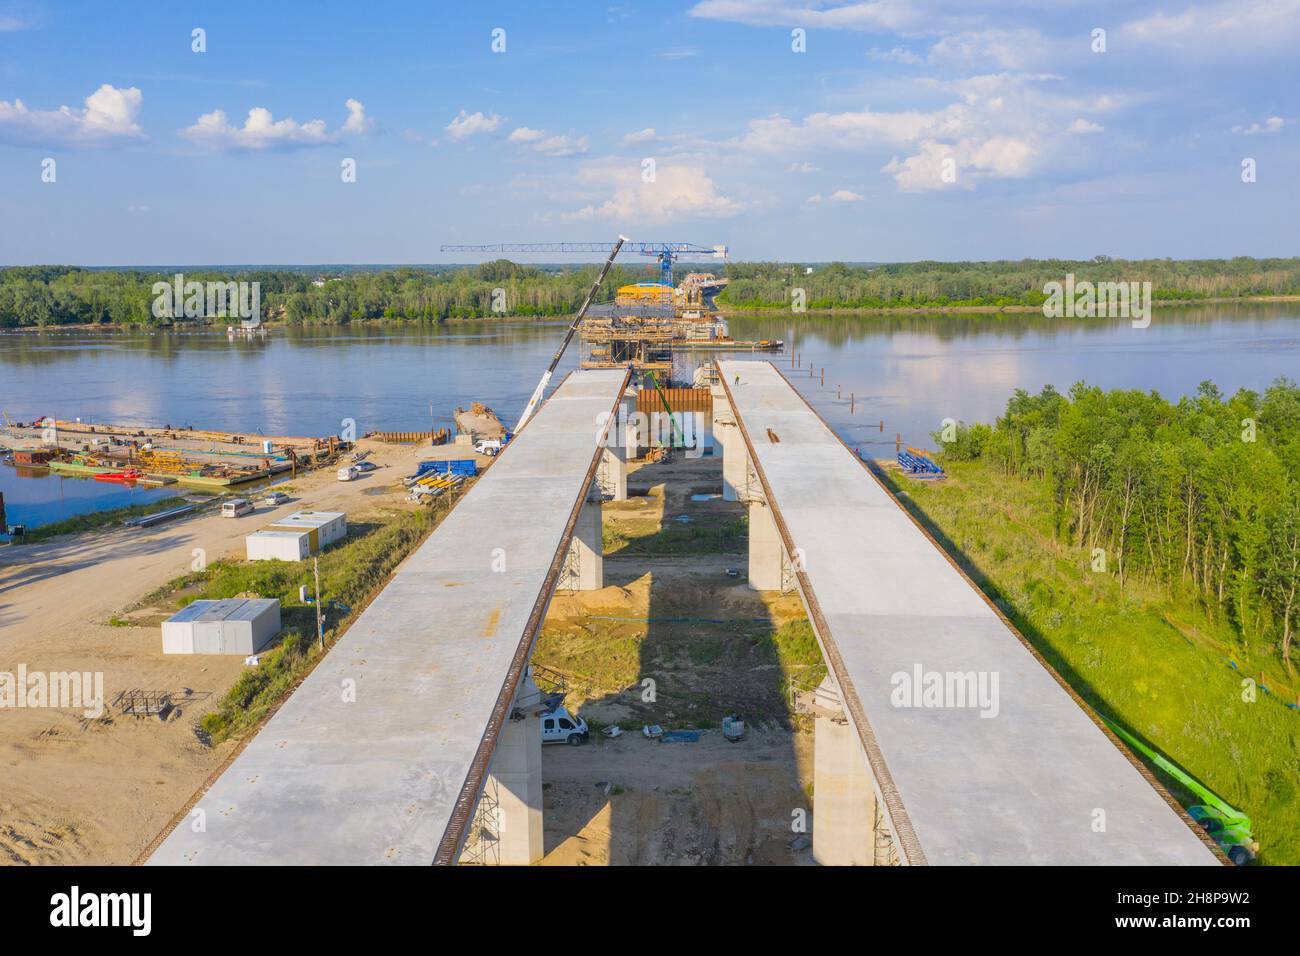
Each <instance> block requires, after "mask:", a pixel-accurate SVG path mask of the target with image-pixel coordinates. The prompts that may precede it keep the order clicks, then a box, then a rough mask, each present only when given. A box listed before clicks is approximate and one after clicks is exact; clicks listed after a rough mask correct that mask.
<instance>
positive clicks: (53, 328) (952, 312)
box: [0, 295, 1300, 339]
mask: <svg viewBox="0 0 1300 956" xmlns="http://www.w3.org/2000/svg"><path fill="white" fill-rule="evenodd" d="M1288 303H1298V304H1300V295H1252V296H1230V297H1221V298H1205V299H1156V300H1154V302H1153V303H1152V307H1153V309H1154V310H1155V311H1159V310H1161V309H1164V308H1194V307H1196V306H1215V305H1278V304H1288ZM717 307H718V314H719V315H720V316H722V317H724V318H725V317H727V316H731V317H734V318H755V319H762V318H771V317H775V316H781V317H782V318H787V319H788V318H790V317H791V316H796V317H800V316H801V317H806V318H818V317H822V318H826V317H840V316H874V315H881V316H897V315H916V316H963V315H971V316H990V315H1034V314H1038V315H1041V314H1042V311H1043V307H1042V306H1041V305H950V304H947V303H935V304H933V305H908V306H878V307H864V306H832V307H830V308H808V309H805V310H803V311H801V312H793V311H792V310H791V309H790V307H789V306H788V305H785V306H776V305H772V304H770V303H767V304H764V305H761V306H749V305H745V304H743V303H732V302H725V301H719V302H717ZM570 318H571V317H570V316H569V315H567V314H556V315H531V314H518V313H504V312H488V313H485V314H483V315H477V316H455V317H451V316H449V317H447V318H441V319H424V318H403V317H384V318H357V319H352V320H350V321H349V322H347V323H343V324H339V323H334V322H284V321H275V320H268V321H265V322H263V323H262V325H261V327H262V328H265V329H266V330H267V331H268V332H276V331H280V332H283V331H287V330H290V329H293V330H317V329H319V330H324V329H343V328H347V327H348V326H351V325H355V326H358V327H362V328H379V329H382V328H436V327H440V326H444V327H450V328H455V327H457V326H461V325H468V324H473V323H476V322H491V323H497V322H528V323H536V324H538V325H547V324H551V325H558V324H563V323H565V322H567V321H569V320H570ZM1045 318H1046V317H1045ZM1049 321H1052V322H1055V323H1058V324H1061V325H1087V324H1088V323H1090V322H1093V321H1097V320H1096V319H1088V318H1082V317H1075V318H1055V319H1050V320H1049ZM225 326H226V320H224V319H219V320H216V321H214V322H212V323H211V324H201V323H198V322H194V323H186V324H184V325H150V324H140V325H124V324H120V323H101V324H98V325H85V324H79V325H72V324H69V325H44V326H24V327H21V328H0V336H3V335H40V334H42V333H43V334H47V335H48V334H57V333H65V332H67V333H72V332H99V333H103V332H108V333H123V334H127V333H137V334H138V333H140V332H150V333H158V332H165V333H170V334H175V335H216V334H222V335H224V334H226V333H225ZM231 338H234V339H239V338H241V337H240V336H231Z"/></svg>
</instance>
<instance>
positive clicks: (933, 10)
mask: <svg viewBox="0 0 1300 956" xmlns="http://www.w3.org/2000/svg"><path fill="white" fill-rule="evenodd" d="M947 7H951V10H949V9H947ZM689 13H690V15H691V16H693V17H700V18H703V19H707V20H728V21H731V22H733V23H744V24H748V25H749V26H756V27H772V26H785V27H805V28H810V29H812V28H817V29H827V30H894V31H904V30H924V31H927V32H934V31H935V30H937V28H938V25H939V23H940V22H948V23H953V24H961V23H973V22H975V21H976V19H977V18H976V17H973V16H972V15H971V14H969V13H968V12H967V6H965V5H962V4H958V3H950V4H947V5H946V4H944V3H942V2H933V0H867V2H861V3H834V2H826V0H702V2H700V3H697V4H696V5H695V6H693V7H691V9H690V11H689Z"/></svg>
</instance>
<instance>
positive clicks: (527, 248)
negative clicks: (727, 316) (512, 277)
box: [441, 242, 727, 286]
mask: <svg viewBox="0 0 1300 956" xmlns="http://www.w3.org/2000/svg"><path fill="white" fill-rule="evenodd" d="M623 248H624V249H627V250H629V251H631V252H635V253H637V254H638V255H642V256H654V257H655V259H657V260H658V262H659V272H660V275H661V276H662V277H663V281H664V282H665V283H666V284H667V285H669V286H671V285H672V284H673V262H674V261H675V260H676V259H677V258H678V257H679V256H681V255H682V254H687V255H708V256H713V257H714V258H715V259H722V260H726V258H727V247H726V246H699V245H696V244H695V243H693V242H627V243H623ZM441 250H442V251H443V252H604V253H609V252H611V251H613V250H614V243H612V242H490V243H487V244H484V245H445V246H442V247H441Z"/></svg>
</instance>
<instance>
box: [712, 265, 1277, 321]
mask: <svg viewBox="0 0 1300 956" xmlns="http://www.w3.org/2000/svg"><path fill="white" fill-rule="evenodd" d="M809 268H810V267H809V266H797V265H789V264H782V263H776V262H762V263H743V262H742V263H734V264H731V265H728V266H727V276H728V278H729V279H731V283H730V285H728V286H727V289H726V291H724V292H723V294H722V295H721V296H719V297H718V304H719V305H720V306H724V307H726V308H729V309H789V308H790V306H791V301H792V297H791V292H792V290H794V289H797V288H798V289H803V290H804V298H805V303H804V304H805V306H806V308H808V309H810V310H826V309H891V308H895V309H896V308H943V307H949V308H954V307H960V306H985V307H1006V306H1031V307H1032V306H1041V305H1042V304H1043V301H1044V299H1046V295H1044V293H1043V286H1044V285H1045V284H1046V283H1048V282H1060V281H1063V280H1064V277H1065V276H1066V275H1067V274H1072V275H1074V276H1075V277H1076V279H1078V280H1088V281H1090V282H1150V283H1151V286H1152V295H1153V297H1154V298H1155V299H1157V300H1164V301H1198V300H1204V299H1217V298H1247V297H1251V296H1273V295H1300V259H1250V258H1246V257H1239V258H1236V259H1186V260H1177V259H1141V260H1136V259H1134V260H1126V259H1112V258H1110V257H1109V256H1097V257H1096V258H1094V259H1089V260H1085V261H1072V260H1068V259H1022V260H1019V261H1016V262H1010V261H1004V262H906V263H896V264H882V265H875V266H850V265H845V264H844V263H839V262H833V263H831V264H829V265H827V266H813V267H811V269H812V271H811V272H809V271H807V270H808V269H809Z"/></svg>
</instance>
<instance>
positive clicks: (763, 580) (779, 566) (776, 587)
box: [749, 498, 786, 591]
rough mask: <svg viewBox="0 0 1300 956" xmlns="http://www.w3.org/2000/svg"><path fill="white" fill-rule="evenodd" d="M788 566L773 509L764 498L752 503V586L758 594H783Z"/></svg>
mask: <svg viewBox="0 0 1300 956" xmlns="http://www.w3.org/2000/svg"><path fill="white" fill-rule="evenodd" d="M785 565H786V558H785V549H784V547H783V546H782V544H781V535H780V533H779V532H778V531H777V528H776V520H775V519H774V518H773V517H772V509H771V508H769V507H768V505H767V502H766V501H764V500H763V499H762V498H751V499H750V502H749V586H750V587H751V588H753V589H754V590H755V591H780V590H781V589H782V582H783V581H784V578H785V575H784V573H783V572H784V570H785Z"/></svg>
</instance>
